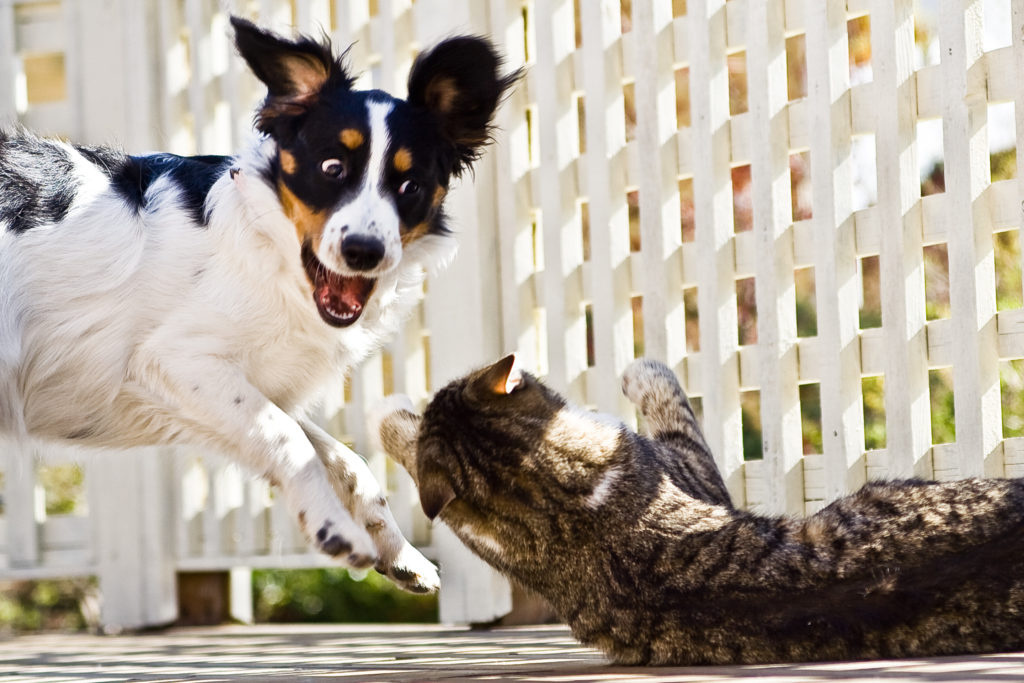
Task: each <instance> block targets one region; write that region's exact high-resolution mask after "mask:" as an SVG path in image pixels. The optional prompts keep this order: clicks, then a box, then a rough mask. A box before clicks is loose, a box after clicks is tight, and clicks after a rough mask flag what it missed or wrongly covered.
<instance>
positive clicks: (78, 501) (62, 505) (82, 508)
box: [36, 463, 88, 515]
mask: <svg viewBox="0 0 1024 683" xmlns="http://www.w3.org/2000/svg"><path fill="white" fill-rule="evenodd" d="M36 481H38V482H39V484H40V486H41V487H42V489H43V495H44V500H45V508H46V514H48V515H70V514H75V515H85V514H88V510H87V509H86V498H85V475H84V474H83V473H82V468H81V467H80V466H79V465H78V464H76V463H60V464H56V465H42V466H40V467H39V468H38V469H37V470H36Z"/></svg>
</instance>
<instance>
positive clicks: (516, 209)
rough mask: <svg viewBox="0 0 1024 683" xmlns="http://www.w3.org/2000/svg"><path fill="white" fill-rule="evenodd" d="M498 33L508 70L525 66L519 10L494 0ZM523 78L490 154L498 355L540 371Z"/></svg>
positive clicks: (501, 116) (501, 115)
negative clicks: (510, 355)
mask: <svg viewBox="0 0 1024 683" xmlns="http://www.w3.org/2000/svg"><path fill="white" fill-rule="evenodd" d="M490 10H491V17H492V22H493V25H494V26H495V28H496V29H497V28H498V27H501V26H505V27H506V29H505V30H504V31H499V30H496V31H495V33H494V35H493V38H494V39H495V41H496V44H497V46H498V47H499V48H500V49H501V50H502V51H503V53H504V54H505V58H506V60H507V61H506V65H507V68H510V69H513V68H516V67H518V66H520V65H523V64H525V63H526V48H525V44H524V41H523V35H524V33H525V31H526V25H525V20H524V17H523V13H522V11H521V8H520V7H518V6H516V5H514V4H510V3H508V2H505V0H492V1H491V5H490ZM527 83H528V81H527V79H526V78H525V77H524V78H521V79H520V80H519V82H518V83H516V86H515V88H514V90H513V91H512V93H511V94H510V95H509V97H508V99H507V100H506V101H505V103H504V104H503V105H502V106H501V108H499V110H498V113H497V119H496V124H497V126H496V127H497V130H498V138H497V140H496V141H495V144H494V146H493V147H492V148H491V150H490V151H489V152H488V155H490V156H492V157H493V159H494V168H495V174H496V177H495V182H496V186H497V187H498V188H500V189H499V191H498V192H496V193H495V196H494V198H493V200H494V203H495V210H496V214H497V215H496V225H497V228H498V254H500V259H501V267H500V269H499V270H500V278H501V280H500V287H499V288H500V292H501V295H500V296H501V323H500V324H501V339H502V342H503V343H502V346H503V348H502V350H501V352H502V353H506V352H513V351H515V352H516V353H518V354H519V355H520V358H521V359H522V361H523V364H524V366H525V367H527V368H534V369H539V368H540V367H541V365H540V360H539V355H540V344H541V340H540V339H539V335H540V330H539V329H538V326H537V322H536V321H537V309H538V307H539V303H538V297H537V292H536V291H535V280H534V270H535V267H536V264H535V263H534V254H533V219H532V210H531V208H532V205H533V201H532V200H533V197H532V194H533V193H532V180H531V178H530V135H529V133H530V131H529V129H528V125H527V121H526V116H527V114H526V108H527V102H528V98H527V95H526V86H527Z"/></svg>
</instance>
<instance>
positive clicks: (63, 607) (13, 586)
mask: <svg viewBox="0 0 1024 683" xmlns="http://www.w3.org/2000/svg"><path fill="white" fill-rule="evenodd" d="M97 616H98V596H97V590H96V580H95V579H93V578H82V579H57V580H48V581H0V632H4V631H6V632H12V631H13V632H15V633H17V632H22V631H38V630H47V631H54V630H56V631H79V630H82V629H84V628H88V627H95V626H96V623H97Z"/></svg>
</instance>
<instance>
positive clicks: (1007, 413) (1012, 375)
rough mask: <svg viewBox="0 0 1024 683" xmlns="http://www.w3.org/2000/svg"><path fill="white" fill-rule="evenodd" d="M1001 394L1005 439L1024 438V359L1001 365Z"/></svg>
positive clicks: (1009, 361) (1003, 362) (1016, 359)
mask: <svg viewBox="0 0 1024 683" xmlns="http://www.w3.org/2000/svg"><path fill="white" fill-rule="evenodd" d="M999 393H1000V396H1001V399H1002V410H1003V438H1004V439H1008V438H1011V437H1015V436H1024V359H1020V358H1015V359H1013V360H1007V361H1002V362H1001V363H999Z"/></svg>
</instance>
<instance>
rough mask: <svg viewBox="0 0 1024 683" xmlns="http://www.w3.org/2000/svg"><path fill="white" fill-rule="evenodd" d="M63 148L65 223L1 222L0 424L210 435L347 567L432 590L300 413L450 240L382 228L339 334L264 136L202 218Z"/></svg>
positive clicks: (84, 436)
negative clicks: (131, 199) (318, 300)
mask: <svg viewBox="0 0 1024 683" xmlns="http://www.w3.org/2000/svg"><path fill="white" fill-rule="evenodd" d="M55 144H60V143H55ZM64 147H65V148H66V151H67V153H68V155H70V156H71V157H72V158H73V159H74V160H75V172H76V173H77V174H78V175H79V176H80V179H81V181H82V184H81V187H80V188H79V190H78V193H77V197H76V199H75V201H74V204H73V205H72V207H71V210H70V211H69V212H68V214H67V216H66V218H65V220H63V221H61V222H60V223H59V224H57V225H50V226H40V227H36V228H33V229H31V230H27V231H24V232H23V233H20V234H15V233H13V232H12V231H9V230H5V229H4V226H2V225H0V431H3V432H7V433H9V434H13V435H15V436H22V437H41V438H50V439H67V438H69V437H70V438H73V439H75V440H76V441H77V442H78V443H81V444H86V445H90V446H101V447H126V446H135V445H140V444H155V443H190V444H197V443H198V444H203V445H207V446H209V447H210V448H213V449H216V450H218V451H221V452H224V453H227V454H229V455H231V456H233V457H234V459H235V460H237V461H239V462H241V463H244V464H246V465H248V466H249V467H250V468H251V469H252V470H254V471H255V472H256V473H258V474H263V475H265V476H266V477H267V478H268V479H269V480H271V481H272V482H274V483H276V484H278V485H279V486H280V487H281V490H282V491H283V495H284V500H285V502H286V504H287V505H288V507H289V508H290V509H291V510H292V513H293V514H294V515H295V516H297V517H298V518H299V519H300V522H301V523H302V524H303V526H304V530H305V531H306V532H307V533H308V534H309V535H310V536H311V537H314V538H316V540H317V541H318V542H319V545H320V546H321V549H323V550H326V551H327V552H330V553H331V554H336V555H338V559H339V560H340V561H341V562H342V563H344V564H348V565H350V566H355V567H364V566H368V565H370V564H374V563H376V564H377V566H378V568H381V569H382V571H386V572H387V573H388V574H389V575H391V576H392V578H393V579H396V580H398V581H399V583H403V584H405V585H406V587H411V588H413V589H414V590H429V589H433V588H436V587H437V574H436V570H435V569H434V567H433V565H431V564H430V563H429V562H428V561H426V560H425V559H424V558H423V557H422V556H420V555H419V553H418V552H417V551H416V550H415V549H413V548H412V547H411V546H410V545H409V544H408V543H407V542H406V541H405V540H404V538H403V537H402V535H401V533H400V532H399V531H398V528H397V525H396V524H395V522H394V519H393V518H392V516H391V514H390V512H389V511H388V509H387V506H386V503H385V502H384V499H383V497H382V496H381V491H380V488H379V485H378V484H377V482H376V481H375V479H374V478H373V476H372V475H371V473H370V472H369V470H368V468H367V466H366V464H365V462H364V461H363V460H362V459H361V458H360V457H359V456H357V455H356V454H354V453H352V452H351V451H350V450H349V449H348V448H346V447H344V446H343V445H341V444H339V443H338V442H337V441H335V440H334V439H333V438H331V437H330V436H329V435H327V434H326V433H324V432H323V430H321V429H320V428H319V427H317V426H316V425H315V424H313V423H312V422H311V421H310V420H309V419H308V418H307V417H306V416H305V410H306V409H307V407H308V406H309V405H310V403H311V402H312V401H314V400H315V399H316V398H317V397H318V396H319V395H321V394H322V392H323V391H324V390H325V389H327V388H331V387H334V388H337V386H338V384H337V383H338V380H340V379H341V378H342V377H343V375H344V373H345V372H346V371H347V370H348V369H349V368H351V367H352V366H353V365H354V364H356V363H358V362H359V361H361V360H362V359H364V358H365V357H366V356H367V355H368V354H370V353H371V352H372V351H374V350H375V349H376V348H377V347H378V346H379V345H380V344H381V343H382V341H383V340H385V339H387V338H388V337H390V336H391V335H392V334H393V333H394V331H395V330H396V329H397V327H398V325H399V324H400V322H401V320H402V319H403V316H404V315H405V314H406V313H407V311H408V310H409V309H410V307H411V306H412V305H414V303H415V302H416V300H417V298H418V294H419V292H420V290H421V288H420V285H421V282H422V279H423V274H424V269H425V268H428V269H429V268H432V267H433V266H435V265H437V264H439V263H442V262H444V261H446V260H447V259H448V258H450V256H451V252H452V251H453V249H454V246H453V245H454V241H453V240H451V239H450V238H447V237H444V236H432V235H428V236H426V237H424V238H422V239H420V240H417V241H414V242H412V243H410V244H409V245H407V246H406V247H405V248H404V250H403V249H402V245H401V243H400V241H399V240H397V239H395V240H389V242H388V245H387V256H386V258H385V259H384V261H385V262H383V263H382V264H381V265H380V266H379V267H378V268H377V269H376V271H375V272H374V273H373V274H372V275H373V276H375V277H377V278H378V280H377V284H376V288H375V290H374V293H373V296H372V297H371V298H370V300H369V301H368V302H367V305H366V309H365V310H364V311H363V313H362V316H361V317H360V318H359V320H357V321H356V323H355V324H353V325H351V326H350V327H346V328H342V329H338V328H334V327H331V326H328V325H326V324H324V322H323V321H322V320H321V319H320V317H319V315H318V313H317V311H316V308H315V306H313V305H312V303H311V301H310V283H309V280H308V278H307V276H306V274H305V272H304V270H303V266H302V263H301V262H300V259H299V257H298V254H299V242H298V237H297V235H296V229H295V226H294V224H293V223H292V222H291V221H289V220H288V218H287V217H286V216H285V214H284V213H283V211H282V208H281V201H280V198H279V196H278V195H277V194H276V192H275V189H274V188H273V187H272V186H271V185H269V184H268V183H267V182H266V181H265V180H263V179H262V178H261V177H260V174H259V169H260V168H264V167H266V165H267V161H268V160H269V159H270V158H271V157H272V156H273V155H275V154H276V153H277V147H276V144H275V143H274V142H273V141H272V140H270V139H260V140H257V141H256V142H255V143H254V144H253V146H252V147H251V149H249V151H247V152H245V153H243V154H242V155H241V156H239V157H238V158H237V159H236V162H237V163H236V165H237V170H236V171H233V172H232V173H230V174H228V173H225V174H224V175H223V176H222V177H221V178H220V179H219V180H218V181H217V182H216V184H215V185H214V186H213V188H212V190H211V192H210V195H209V197H208V200H207V210H208V212H209V224H208V226H207V227H206V228H201V227H199V226H195V225H194V224H193V222H192V220H191V219H190V218H189V216H188V213H187V212H186V211H185V210H184V208H183V207H181V206H179V202H178V197H177V191H176V189H175V187H174V185H173V184H172V183H171V182H169V181H168V180H167V179H166V178H161V179H159V180H157V181H155V183H154V185H153V186H151V187H150V189H149V191H148V193H147V198H148V200H149V203H148V204H147V207H146V208H145V210H143V211H140V212H138V213H136V212H135V211H132V210H131V209H129V208H128V207H127V206H126V205H125V203H124V202H123V201H122V200H121V199H120V198H119V197H117V196H116V194H115V193H114V191H113V190H112V188H110V185H109V180H108V178H107V177H106V175H105V174H104V173H102V172H101V171H100V170H99V169H98V168H97V167H96V166H95V165H94V164H92V163H90V162H89V161H88V160H87V159H85V158H83V157H82V156H81V155H80V154H79V153H78V152H77V151H76V150H75V149H74V148H72V147H70V146H67V145H65V146H64ZM161 183H163V184H164V185H165V186H161V185H160V184H161ZM392 211H393V209H392ZM331 225H332V224H331V223H328V230H330V229H331V228H330V226H331ZM394 229H395V235H396V236H397V229H398V225H397V218H396V219H395V225H394ZM338 241H339V240H337V239H325V240H323V242H324V244H336V243H337V242H338ZM396 248H397V250H398V251H397V252H396V251H395V249H396ZM319 256H320V257H321V259H322V260H323V261H324V262H326V263H331V264H336V263H338V262H340V261H341V259H340V258H339V257H338V256H336V255H333V254H329V253H321V254H319ZM341 269H342V267H341V266H339V270H341ZM335 538H339V539H340V541H341V542H342V545H341V546H340V547H341V549H342V550H341V552H340V554H339V553H337V552H335V551H337V550H338V549H339V545H338V541H334V545H333V546H332V545H331V542H332V539H335ZM325 544H326V547H325ZM345 544H347V545H348V546H349V547H350V549H346V548H345ZM395 569H397V570H401V571H399V572H398V574H399V577H398V578H396V577H395V575H394V574H393V572H392V570H395ZM403 576H404V577H406V578H404V579H403V578H401V577H403Z"/></svg>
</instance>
